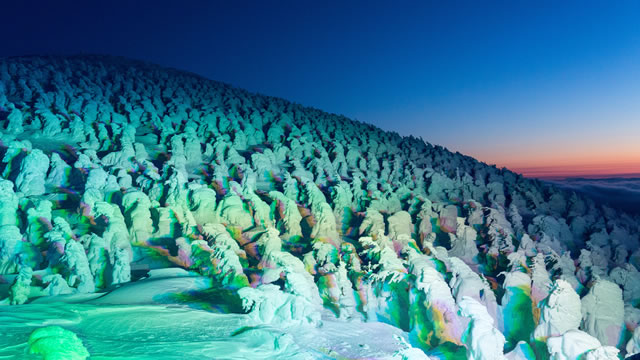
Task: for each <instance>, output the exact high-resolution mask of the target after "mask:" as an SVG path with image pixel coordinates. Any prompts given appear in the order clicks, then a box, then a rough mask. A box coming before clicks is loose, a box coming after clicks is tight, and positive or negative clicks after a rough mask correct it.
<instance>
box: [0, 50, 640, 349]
mask: <svg viewBox="0 0 640 360" xmlns="http://www.w3.org/2000/svg"><path fill="white" fill-rule="evenodd" d="M0 124H1V126H0V131H1V133H0V160H1V162H0V174H1V175H2V177H1V179H0V299H1V300H0V301H1V305H0V332H1V333H2V335H3V336H2V337H0V358H19V359H67V360H68V359H86V358H88V359H487V360H496V359H534V358H536V359H601V360H602V359H618V358H620V357H624V356H630V355H632V354H635V353H638V352H640V335H639V334H640V330H638V329H640V327H638V324H639V323H640V308H639V305H640V271H639V269H640V246H639V245H640V243H639V235H638V234H639V233H640V219H638V218H637V217H633V216H632V215H629V214H626V213H623V212H620V211H617V210H614V209H612V208H609V207H607V206H605V205H602V204H599V203H596V202H594V201H593V200H589V199H587V198H584V197H582V196H581V195H579V194H576V193H574V192H569V191H567V190H561V189H558V188H556V187H553V186H550V185H548V184H544V183H542V182H540V181H536V180H530V179H525V178H523V177H522V176H520V175H518V174H515V173H513V172H511V171H509V170H507V169H497V168H496V167H492V166H487V165H486V164H483V163H480V162H478V161H476V160H474V159H473V158H470V157H467V156H464V155H461V154H459V153H451V152H449V151H447V150H446V149H444V148H442V147H439V146H433V145H431V144H428V143H426V142H424V141H423V140H422V139H418V138H415V137H401V136H399V135H398V134H396V133H390V132H384V131H382V130H380V129H377V128H375V127H373V126H371V125H367V124H364V123H360V122H356V121H353V120H350V119H347V118H345V117H343V116H339V115H334V114H328V113H325V112H322V111H320V110H317V109H313V108H308V107H304V106H301V105H298V104H294V103H290V102H288V101H286V100H282V99H278V98H273V97H267V96H262V95H257V94H252V93H249V92H246V91H244V90H240V89H236V88H233V87H231V86H229V85H226V84H222V83H218V82H215V81H210V80H207V79H204V78H201V77H198V76H196V75H194V74H189V73H184V72H180V71H177V70H171V69H164V68H161V67H158V66H154V65H150V64H146V63H141V62H136V61H131V60H127V59H121V58H114V57H98V56H84V57H23V58H8V59H0Z"/></svg>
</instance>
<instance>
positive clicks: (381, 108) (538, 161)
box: [0, 0, 640, 176]
mask: <svg viewBox="0 0 640 360" xmlns="http://www.w3.org/2000/svg"><path fill="white" fill-rule="evenodd" d="M87 3H91V4H87ZM0 13H2V14H3V16H2V17H1V18H2V20H1V21H0V33H2V34H3V41H2V43H1V44H0V56H13V55H25V54H51V53H54V54H75V53H80V52H83V53H106V54H113V55H122V56H127V57H133V58H137V59H142V60H148V61H152V62H155V63H158V64H161V65H166V66H171V67H175V68H179V69H184V70H189V71H192V72H195V73H198V74H201V75H203V76H205V77H208V78H211V79H215V80H221V81H224V82H227V83H230V84H233V85H236V86H238V87H242V88H245V89H248V90H250V91H255V92H260V93H264V94H267V95H273V96H280V97H283V98H286V99H289V100H292V101H295V102H298V103H301V104H304V105H309V106H314V107H317V108H320V109H322V110H325V111H329V112H333V113H340V114H344V115H347V116H349V117H351V118H356V119H358V120H361V121H365V122H369V123H373V124H375V125H377V126H379V127H381V128H383V129H385V130H393V131H397V132H398V133H400V134H402V135H409V134H412V135H416V136H422V137H423V138H424V139H425V140H427V141H429V142H431V143H434V144H439V145H443V146H446V147H447V148H448V149H450V150H452V151H460V152H462V153H464V154H467V155H471V156H474V157H476V158H478V159H479V160H481V161H484V162H487V163H490V164H497V165H499V166H507V167H509V168H512V169H515V170H516V171H522V172H524V173H525V174H530V175H540V176H546V175H567V174H570V175H585V174H591V175H594V174H595V175H597V174H603V173H609V174H621V173H640V20H639V19H640V1H613V2H612V1H601V2H595V1H486V2H479V1H468V2H465V1H396V2H391V1H388V2H375V1H373V2H371V1H367V2H357V1H322V2H311V1H300V0H298V1H258V0H256V1H251V2H247V1H172V2H165V1H155V2H151V1H104V2H97V1H96V2H84V1H65V0H62V1H13V2H3V3H2V5H0Z"/></svg>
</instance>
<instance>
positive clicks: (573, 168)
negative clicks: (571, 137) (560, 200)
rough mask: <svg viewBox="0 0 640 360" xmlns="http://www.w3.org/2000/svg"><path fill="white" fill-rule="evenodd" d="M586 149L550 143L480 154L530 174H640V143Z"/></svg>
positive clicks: (564, 176)
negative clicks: (539, 147) (549, 145)
mask: <svg viewBox="0 0 640 360" xmlns="http://www.w3.org/2000/svg"><path fill="white" fill-rule="evenodd" d="M518 150H520V149H518ZM580 150H582V151H580ZM584 150H585V149H584V147H582V148H581V149H578V148H569V149H568V148H557V147H554V148H552V147H548V148H545V149H531V151H526V152H524V153H520V151H513V150H512V151H508V152H507V151H505V152H501V153H497V154H495V153H494V154H483V155H482V156H478V158H480V159H491V160H489V161H486V160H485V162H487V163H488V164H496V165H497V166H498V167H506V168H508V169H509V170H512V171H514V172H517V173H520V174H523V175H524V176H527V177H540V178H566V177H607V176H613V177H620V176H640V145H636V144H630V145H627V146H624V145H622V144H619V146H617V147H616V148H612V147H610V148H605V149H602V148H599V147H597V146H593V147H592V148H591V149H589V151H584ZM521 151H522V150H521Z"/></svg>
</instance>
